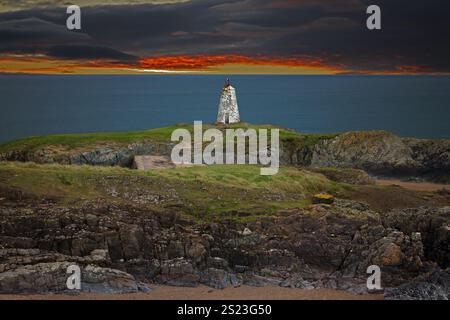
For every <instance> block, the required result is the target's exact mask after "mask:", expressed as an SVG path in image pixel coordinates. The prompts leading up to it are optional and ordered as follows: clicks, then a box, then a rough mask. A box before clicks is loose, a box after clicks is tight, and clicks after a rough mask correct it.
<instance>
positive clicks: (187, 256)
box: [0, 190, 450, 295]
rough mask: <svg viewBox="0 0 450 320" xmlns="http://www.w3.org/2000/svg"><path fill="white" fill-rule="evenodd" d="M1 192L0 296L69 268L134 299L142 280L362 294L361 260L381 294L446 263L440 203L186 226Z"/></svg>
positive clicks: (161, 216) (53, 280) (56, 280)
mask: <svg viewBox="0 0 450 320" xmlns="http://www.w3.org/2000/svg"><path fill="white" fill-rule="evenodd" d="M1 196H2V197H3V200H2V201H1V202H0V248H1V249H0V293H48V292H53V293H58V292H65V291H66V287H65V280H66V279H67V275H66V274H65V271H66V268H67V266H68V265H71V264H77V265H79V266H80V267H81V269H82V272H83V277H82V279H83V284H82V286H83V288H84V289H83V290H85V291H87V292H104V293H105V292H106V293H124V292H137V291H146V290H149V288H148V284H149V283H160V284H168V285H176V286H196V285H198V284H206V285H208V286H211V287H214V288H225V287H228V286H239V285H241V284H248V285H253V286H263V285H267V284H274V285H280V286H285V287H292V288H304V289H312V288H335V289H343V290H349V291H351V292H354V293H365V292H367V289H366V286H365V279H366V277H367V275H366V269H367V267H368V266H369V265H372V264H377V265H379V266H380V267H381V268H382V275H383V277H382V279H383V286H385V287H393V286H394V287H396V286H399V285H402V284H406V283H410V282H411V281H413V279H415V278H417V277H422V278H424V277H425V278H426V277H429V276H430V275H433V274H442V273H443V271H442V269H445V268H447V267H449V266H450V265H449V261H450V260H449V252H448V246H449V245H450V232H449V231H448V224H449V216H450V208H449V207H443V208H437V209H436V208H434V209H433V208H426V207H424V208H416V209H408V210H403V209H398V210H394V211H389V212H386V213H384V214H379V213H377V212H375V211H373V210H371V209H370V208H369V207H368V205H366V204H364V203H360V202H355V201H349V200H337V201H336V203H335V204H334V205H311V206H308V207H306V208H304V209H293V210H285V211H279V212H277V213H276V214H275V215H270V216H266V217H262V218H258V219H255V220H253V221H249V222H239V220H227V219H223V217H222V216H221V215H214V214H212V219H211V221H210V222H202V223H198V222H195V221H193V220H190V219H186V218H185V217H183V215H181V214H180V211H179V210H177V209H176V208H171V209H165V210H164V212H154V211H152V210H149V209H142V208H141V207H139V206H136V207H134V206H129V205H117V204H112V203H108V202H105V201H102V200H98V201H94V202H92V201H87V202H84V203H83V204H82V205H81V206H78V207H62V206H61V204H57V203H53V202H52V201H50V200H48V199H38V198H32V197H28V196H27V195H26V194H21V193H20V192H17V193H12V192H6V190H3V194H2V195H1ZM19 198H20V201H18V199H19ZM444 273H445V272H444ZM144 283H146V284H144ZM448 284H449V283H447V284H446V285H448ZM441 287H442V288H441V289H440V290H441V291H442V290H444V292H446V291H445V290H447V289H448V288H447V287H443V285H442V286H441ZM446 288H447V289H446ZM446 295H448V292H446Z"/></svg>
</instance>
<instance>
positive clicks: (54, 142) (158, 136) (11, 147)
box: [0, 123, 336, 153]
mask: <svg viewBox="0 0 450 320" xmlns="http://www.w3.org/2000/svg"><path fill="white" fill-rule="evenodd" d="M181 128H182V129H187V130H189V131H190V132H193V125H192V124H179V125H175V126H169V127H163V128H155V129H150V130H145V131H132V132H97V133H80V134H58V135H48V136H35V137H28V138H23V139H18V140H14V141H10V142H7V143H3V144H0V153H5V152H9V151H22V152H23V151H25V152H33V151H36V150H39V149H42V148H45V147H49V146H50V147H51V146H54V147H62V148H63V149H68V150H71V149H75V148H83V147H84V148H88V147H95V146H96V145H100V144H103V145H104V144H106V145H108V144H109V145H113V146H114V145H127V144H130V143H134V142H143V141H155V142H169V141H170V138H171V135H172V132H173V131H174V130H175V129H181ZM210 128H219V129H220V130H225V129H226V128H232V129H237V128H243V129H255V130H259V129H273V128H277V127H275V126H272V125H250V124H245V123H241V124H233V125H228V126H224V125H217V126H216V125H211V124H204V125H203V130H207V129H210ZM269 133H270V132H269ZM269 136H270V134H269ZM334 136H336V135H333V134H332V135H321V134H302V133H298V132H296V131H293V130H288V129H281V128H280V139H281V140H282V141H287V142H293V143H295V145H297V146H299V145H308V146H310V145H314V144H315V143H317V142H318V141H319V140H321V139H327V138H332V137H334Z"/></svg>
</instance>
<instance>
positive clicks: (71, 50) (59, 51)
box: [46, 45, 137, 62]
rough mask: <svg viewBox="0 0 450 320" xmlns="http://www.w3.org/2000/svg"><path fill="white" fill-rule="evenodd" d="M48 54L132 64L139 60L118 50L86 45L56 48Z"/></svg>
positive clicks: (51, 49)
mask: <svg viewBox="0 0 450 320" xmlns="http://www.w3.org/2000/svg"><path fill="white" fill-rule="evenodd" d="M46 53H47V55H49V56H51V57H55V58H61V59H93V60H95V59H110V60H116V61H130V62H133V61H136V60H137V57H135V56H132V55H128V54H125V53H123V52H120V51H118V50H114V49H111V48H104V47H91V46H85V45H69V46H54V47H51V48H50V49H49V50H48V51H47V52H46Z"/></svg>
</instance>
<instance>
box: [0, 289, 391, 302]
mask: <svg viewBox="0 0 450 320" xmlns="http://www.w3.org/2000/svg"><path fill="white" fill-rule="evenodd" d="M152 289H153V290H152V291H151V292H149V293H133V294H122V295H106V294H105V295H102V294H87V293H83V294H79V295H0V300H382V299H383V295H364V296H362V295H354V294H352V293H349V292H345V291H337V290H328V289H317V290H301V289H290V288H282V287H279V286H266V287H250V286H241V287H237V288H226V289H223V290H216V289H211V288H209V287H206V286H198V287H195V288H183V287H170V286H152Z"/></svg>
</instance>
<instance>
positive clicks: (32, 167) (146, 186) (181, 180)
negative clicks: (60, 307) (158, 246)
mask: <svg viewBox="0 0 450 320" xmlns="http://www.w3.org/2000/svg"><path fill="white" fill-rule="evenodd" d="M0 188H3V189H4V190H6V189H13V190H20V191H21V192H22V193H23V194H24V195H26V196H30V197H36V198H47V199H50V200H52V201H56V202H58V203H60V204H61V205H62V206H68V205H69V206H79V205H82V204H83V203H84V202H86V201H95V200H96V199H101V200H102V201H108V202H110V203H112V204H114V203H116V204H121V205H132V206H134V205H139V207H148V208H149V209H152V210H156V211H158V210H163V211H167V210H172V209H171V208H174V207H175V208H177V209H176V210H177V211H181V212H184V213H185V214H186V215H189V216H190V217H194V218H197V219H205V218H207V217H211V216H214V215H225V216H232V217H234V218H242V219H247V218H252V217H256V216H261V215H270V214H271V213H273V212H276V211H278V210H280V209H292V208H301V207H304V206H305V205H308V204H310V203H311V202H310V196H311V195H312V194H314V193H316V192H322V191H324V192H329V193H335V192H337V191H338V190H340V189H342V188H343V186H342V185H340V184H338V183H336V182H332V181H330V180H328V179H327V178H326V177H325V176H323V175H321V174H318V173H313V172H310V171H307V170H301V169H296V168H281V169H280V172H279V174H277V175H275V176H261V175H260V171H259V167H257V166H249V165H228V166H227V165H217V166H200V167H190V168H177V169H157V170H152V171H138V170H130V169H124V168H111V167H91V166H63V165H37V164H33V163H14V162H3V163H1V162H0ZM9 193H10V194H13V192H9ZM26 196H25V197H26ZM239 212H241V213H242V212H245V214H243V215H242V216H241V214H240V213H239Z"/></svg>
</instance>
